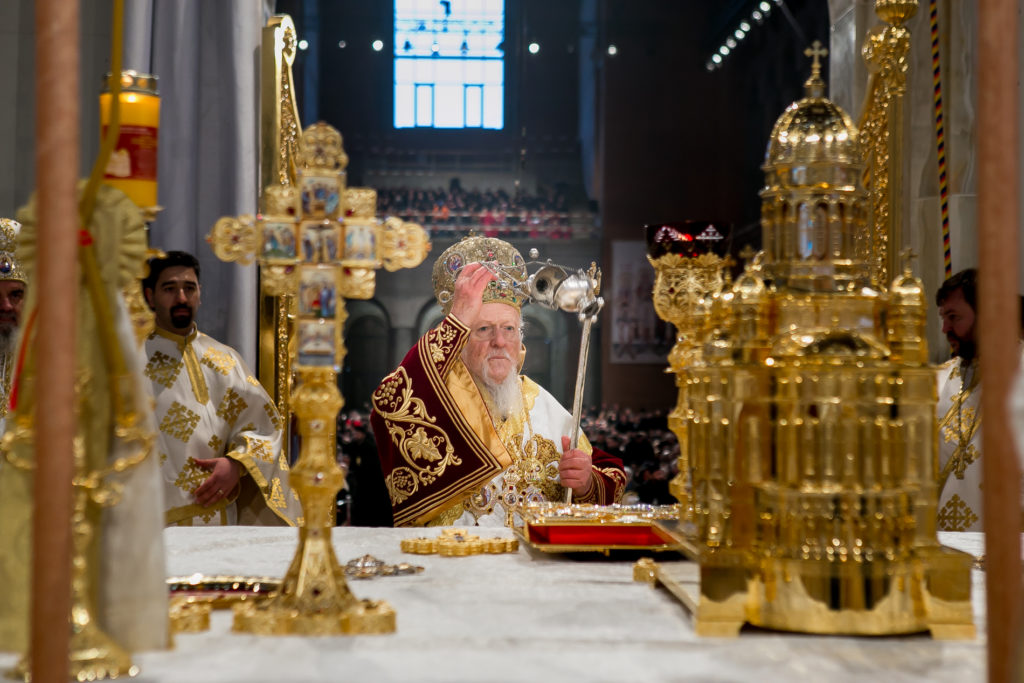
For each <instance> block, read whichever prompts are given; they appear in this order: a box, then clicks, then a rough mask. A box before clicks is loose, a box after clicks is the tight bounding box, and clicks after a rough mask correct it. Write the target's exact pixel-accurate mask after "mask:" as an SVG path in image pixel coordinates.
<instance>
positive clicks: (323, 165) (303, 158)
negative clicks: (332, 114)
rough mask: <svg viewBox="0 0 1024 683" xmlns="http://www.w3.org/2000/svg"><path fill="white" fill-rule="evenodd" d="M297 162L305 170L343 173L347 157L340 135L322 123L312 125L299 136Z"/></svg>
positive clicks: (334, 129)
mask: <svg viewBox="0 0 1024 683" xmlns="http://www.w3.org/2000/svg"><path fill="white" fill-rule="evenodd" d="M299 161H300V162H301V164H302V167H303V168H306V169H316V170H330V171H344V170H345V167H346V166H348V155H347V154H345V150H344V148H343V147H342V145H341V133H339V132H338V129H337V128H334V127H332V126H330V125H328V124H326V123H324V122H323V121H318V122H317V123H314V124H313V125H312V126H310V127H309V128H307V129H306V130H304V131H302V135H300V136H299Z"/></svg>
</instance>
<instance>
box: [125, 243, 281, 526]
mask: <svg viewBox="0 0 1024 683" xmlns="http://www.w3.org/2000/svg"><path fill="white" fill-rule="evenodd" d="M149 268H150V272H149V275H148V276H147V277H146V279H145V280H144V281H143V294H144V295H145V297H146V303H147V304H149V307H150V308H151V309H153V312H154V316H155V321H154V322H155V324H156V327H155V329H154V331H153V333H152V334H150V335H149V337H148V339H146V357H147V362H146V370H145V373H146V376H147V377H148V378H149V379H150V380H151V381H152V383H153V395H154V398H155V400H156V407H155V413H156V421H157V425H158V427H159V430H160V432H159V434H158V437H157V447H158V449H159V454H160V461H161V468H162V471H163V477H164V498H165V500H164V503H165V506H166V523H167V524H168V525H182V526H207V525H223V524H290V525H294V524H295V523H296V521H297V518H298V515H299V514H300V512H299V511H300V506H299V501H298V497H297V496H296V495H295V494H294V493H293V492H292V490H291V488H290V487H289V485H288V472H289V467H288V462H287V460H286V458H285V456H284V454H283V453H282V452H281V443H282V425H283V421H282V419H281V416H280V414H279V413H278V412H277V408H276V407H275V406H274V403H273V401H272V400H271V399H270V396H268V395H267V392H266V391H264V389H263V387H262V386H261V385H260V383H259V381H258V380H256V379H255V378H254V377H253V376H252V373H251V372H249V369H248V368H247V367H246V365H245V362H244V361H243V360H242V357H241V356H240V355H239V354H238V352H236V351H235V350H234V349H232V348H231V347H230V346H227V345H225V344H221V343H219V342H217V341H215V340H214V339H211V338H210V337H208V336H206V335H205V334H203V333H202V332H200V331H199V330H198V329H197V328H196V324H195V315H196V312H197V310H198V309H199V301H200V286H199V262H198V261H197V260H196V258H195V257H194V256H192V255H191V254H187V253H185V252H180V251H171V252H168V253H167V255H166V257H162V258H154V259H150V262H149Z"/></svg>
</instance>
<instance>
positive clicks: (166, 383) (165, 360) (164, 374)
mask: <svg viewBox="0 0 1024 683" xmlns="http://www.w3.org/2000/svg"><path fill="white" fill-rule="evenodd" d="M179 372H181V361H180V360H179V359H177V358H172V357H171V356H168V355H167V354H166V353H163V352H161V351H156V352H154V353H153V355H152V356H150V357H149V362H148V363H146V377H148V378H149V379H151V380H152V381H154V382H156V383H157V384H159V385H160V386H162V387H163V388H164V389H170V388H171V385H173V384H174V380H175V379H177V378H178V373H179Z"/></svg>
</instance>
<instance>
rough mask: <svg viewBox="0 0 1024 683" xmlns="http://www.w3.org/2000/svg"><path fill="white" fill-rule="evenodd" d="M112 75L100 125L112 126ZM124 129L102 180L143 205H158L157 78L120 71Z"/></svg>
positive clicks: (102, 103) (104, 94) (102, 101)
mask: <svg viewBox="0 0 1024 683" xmlns="http://www.w3.org/2000/svg"><path fill="white" fill-rule="evenodd" d="M108 84H109V74H108V77H107V80H106V81H105V85H104V89H103V92H102V93H101V94H100V126H101V130H102V133H103V135H106V131H107V126H109V125H110V105H111V104H112V95H111V93H110V92H109V91H108V88H109V85H108ZM119 101H120V103H121V116H120V119H121V128H120V132H119V134H118V140H117V144H115V145H114V150H113V152H111V154H110V160H109V161H108V162H107V168H106V170H105V171H104V175H103V182H104V183H106V184H108V185H112V186H114V187H116V188H117V189H119V190H121V191H122V192H124V193H125V194H126V195H128V196H129V197H130V198H131V199H132V201H134V202H135V203H136V204H137V205H138V206H139V207H140V208H143V209H147V208H151V207H155V206H156V203H157V202H156V198H157V179H156V174H157V138H158V134H159V131H160V96H159V92H158V91H157V77H156V76H152V75H150V74H140V73H138V72H136V71H132V70H128V71H122V72H121V94H120V95H119Z"/></svg>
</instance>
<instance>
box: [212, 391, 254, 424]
mask: <svg viewBox="0 0 1024 683" xmlns="http://www.w3.org/2000/svg"><path fill="white" fill-rule="evenodd" d="M247 407H248V404H246V402H245V400H244V399H242V396H241V394H239V393H238V392H237V391H235V390H234V389H231V388H229V389H228V390H227V391H226V392H224V398H222V399H221V400H220V405H219V406H217V415H219V416H220V417H222V418H223V419H224V420H226V421H227V422H228V424H231V425H233V424H235V420H237V419H238V416H239V415H241V414H242V411H243V410H245V409H246V408H247Z"/></svg>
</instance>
